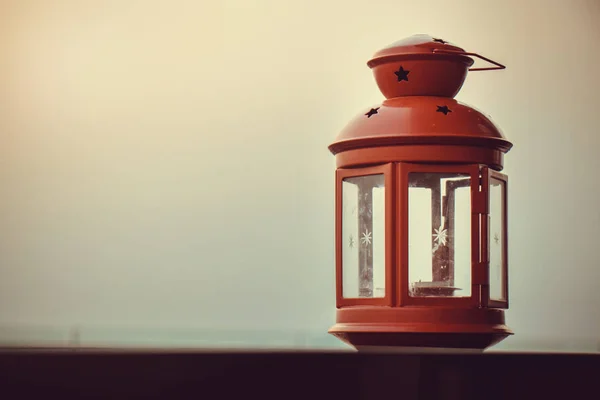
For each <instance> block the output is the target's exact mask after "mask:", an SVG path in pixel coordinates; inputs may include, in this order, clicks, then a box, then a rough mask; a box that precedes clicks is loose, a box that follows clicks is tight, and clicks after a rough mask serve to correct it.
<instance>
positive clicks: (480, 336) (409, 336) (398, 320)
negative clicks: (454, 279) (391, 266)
mask: <svg viewBox="0 0 600 400" xmlns="http://www.w3.org/2000/svg"><path fill="white" fill-rule="evenodd" d="M336 322H337V323H336V324H335V325H334V326H333V327H332V328H331V329H330V330H329V333H331V334H332V335H334V336H336V337H337V338H339V339H340V340H342V341H344V342H346V343H348V344H349V345H351V346H353V347H354V348H356V349H357V350H360V349H363V350H364V349H369V348H372V347H373V346H376V347H380V348H382V347H410V348H428V349H431V348H437V349H440V350H441V349H443V348H444V349H478V350H483V349H486V348H488V347H490V346H492V345H495V344H497V343H499V342H501V341H502V340H504V339H505V338H506V337H508V336H510V335H512V334H513V333H512V332H511V330H510V329H508V327H507V326H506V325H505V324H504V310H500V309H490V308H446V307H376V306H369V307H367V306H364V307H363V306H355V307H344V308H340V309H338V310H337V318H336Z"/></svg>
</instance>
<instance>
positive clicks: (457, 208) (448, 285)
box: [408, 172, 471, 297]
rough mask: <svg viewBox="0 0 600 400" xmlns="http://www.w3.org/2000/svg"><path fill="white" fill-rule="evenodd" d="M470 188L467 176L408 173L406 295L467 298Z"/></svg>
mask: <svg viewBox="0 0 600 400" xmlns="http://www.w3.org/2000/svg"><path fill="white" fill-rule="evenodd" d="M470 185H471V178H470V177H469V175H468V174H459V173H421V172H417V173H410V174H409V184H408V186H409V188H408V266H409V267H408V281H409V285H410V286H409V294H410V296H412V297H470V296H471V188H470Z"/></svg>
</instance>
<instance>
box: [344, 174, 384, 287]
mask: <svg viewBox="0 0 600 400" xmlns="http://www.w3.org/2000/svg"><path fill="white" fill-rule="evenodd" d="M342 295H343V296H344V297H345V298H359V297H366V298H370V297H380V298H381V297H385V187H384V177H383V174H378V175H368V176H357V177H352V178H345V179H344V180H343V181H342Z"/></svg>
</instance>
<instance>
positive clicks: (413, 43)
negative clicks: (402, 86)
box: [367, 34, 473, 68]
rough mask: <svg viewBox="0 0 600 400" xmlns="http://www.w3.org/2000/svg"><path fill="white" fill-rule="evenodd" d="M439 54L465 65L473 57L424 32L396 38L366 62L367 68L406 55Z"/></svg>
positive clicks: (471, 60)
mask: <svg viewBox="0 0 600 400" xmlns="http://www.w3.org/2000/svg"><path fill="white" fill-rule="evenodd" d="M418 55H428V56H432V55H439V56H442V57H448V55H453V56H454V57H456V58H458V59H460V60H461V61H462V62H464V63H465V64H467V66H471V65H473V59H472V58H470V57H467V56H466V55H465V50H464V49H463V48H461V47H458V46H456V45H454V44H452V43H450V42H447V41H446V40H443V39H440V38H435V37H433V36H430V35H426V34H418V35H412V36H409V37H407V38H404V39H401V40H398V41H396V42H394V43H392V44H390V45H389V46H387V47H385V48H383V49H381V50H379V51H378V52H376V53H375V54H374V55H373V57H372V58H371V59H370V60H369V61H368V62H367V65H368V66H369V68H373V67H376V66H378V65H380V64H382V63H387V62H390V61H396V60H399V59H402V58H406V57H407V56H410V57H412V56H418Z"/></svg>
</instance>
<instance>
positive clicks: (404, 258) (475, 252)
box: [396, 163, 481, 307]
mask: <svg viewBox="0 0 600 400" xmlns="http://www.w3.org/2000/svg"><path fill="white" fill-rule="evenodd" d="M411 172H430V173H463V174H468V175H469V176H470V178H471V210H472V211H471V296H470V297H411V296H410V295H409V293H408V286H409V282H408V268H409V265H408V175H409V174H410V173H411ZM479 173H480V171H479V165H477V164H467V165H464V164H463V165H442V164H438V165H431V164H411V163H398V164H397V185H396V196H397V203H396V218H397V221H398V222H399V223H400V225H399V226H398V229H397V232H398V235H397V237H396V240H397V242H396V248H397V249H398V251H397V254H396V264H397V265H398V266H399V274H398V279H397V284H398V286H397V288H398V289H397V297H396V304H398V305H402V306H448V307H461V306H464V307H478V306H479V305H480V304H481V303H480V296H481V286H480V285H479V283H478V282H477V279H476V277H477V275H478V273H479V271H478V268H480V262H479V260H480V244H479V241H480V237H481V236H480V226H479V212H480V207H479V206H478V204H480V202H481V199H480V194H481V193H480V192H479Z"/></svg>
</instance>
